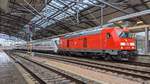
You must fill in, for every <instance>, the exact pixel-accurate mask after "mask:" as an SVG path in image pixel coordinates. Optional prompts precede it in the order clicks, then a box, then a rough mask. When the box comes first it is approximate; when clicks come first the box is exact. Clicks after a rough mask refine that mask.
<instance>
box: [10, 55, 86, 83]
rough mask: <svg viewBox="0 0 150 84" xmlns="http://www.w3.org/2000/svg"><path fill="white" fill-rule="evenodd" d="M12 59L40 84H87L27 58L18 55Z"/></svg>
mask: <svg viewBox="0 0 150 84" xmlns="http://www.w3.org/2000/svg"><path fill="white" fill-rule="evenodd" d="M11 58H12V59H13V60H15V61H16V62H17V63H18V64H20V65H21V66H22V67H23V68H24V69H25V70H26V71H28V72H29V73H30V74H31V75H32V76H33V77H34V78H35V79H36V80H37V81H38V82H39V83H40V84H85V83H84V82H83V81H81V80H78V79H75V78H73V77H71V76H69V75H66V74H64V73H63V72H60V71H57V70H56V69H54V68H50V67H47V66H44V65H42V64H40V63H37V62H35V61H32V60H29V59H27V58H24V57H21V56H16V55H13V56H11Z"/></svg>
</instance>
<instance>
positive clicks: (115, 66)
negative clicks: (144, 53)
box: [40, 55, 150, 81]
mask: <svg viewBox="0 0 150 84" xmlns="http://www.w3.org/2000/svg"><path fill="white" fill-rule="evenodd" d="M40 56H43V55H40ZM46 57H48V58H51V59H55V60H59V61H63V62H67V63H72V64H77V65H80V66H86V67H87V68H89V69H94V70H95V71H101V70H105V71H106V72H113V73H117V75H118V74H119V75H120V74H121V75H125V76H124V77H125V78H127V79H132V80H136V81H141V80H142V81H146V80H148V81H149V80H150V67H148V66H144V64H139V65H138V64H136V63H135V64H134V63H132V64H130V63H127V62H125V63H113V62H108V61H107V62H106V61H103V62H100V61H99V62H94V61H89V60H82V59H79V58H74V57H63V56H58V55H49V56H48V55H46ZM139 79H140V80H139Z"/></svg>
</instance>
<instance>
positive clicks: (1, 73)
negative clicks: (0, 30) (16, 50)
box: [0, 50, 27, 84]
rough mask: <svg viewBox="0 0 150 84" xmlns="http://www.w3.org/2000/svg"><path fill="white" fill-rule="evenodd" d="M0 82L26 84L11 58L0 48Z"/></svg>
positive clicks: (1, 83) (0, 83)
mask: <svg viewBox="0 0 150 84" xmlns="http://www.w3.org/2000/svg"><path fill="white" fill-rule="evenodd" d="M0 84H27V82H26V81H25V79H24V78H23V76H22V75H21V73H20V72H19V71H18V69H17V68H16V66H15V64H14V62H13V60H12V59H11V58H9V56H8V55H7V54H6V53H5V52H3V51H1V50H0Z"/></svg>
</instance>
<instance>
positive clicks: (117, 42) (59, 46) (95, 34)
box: [17, 27, 137, 59]
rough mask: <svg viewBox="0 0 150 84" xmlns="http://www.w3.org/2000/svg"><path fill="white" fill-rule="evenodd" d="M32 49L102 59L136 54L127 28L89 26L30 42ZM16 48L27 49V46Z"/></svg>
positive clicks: (133, 56) (126, 57) (134, 56)
mask: <svg viewBox="0 0 150 84" xmlns="http://www.w3.org/2000/svg"><path fill="white" fill-rule="evenodd" d="M31 44H32V50H34V51H46V52H52V53H56V54H78V55H83V56H85V57H86V56H88V55H90V56H98V57H102V58H104V59H133V58H136V56H137V48H136V39H135V37H134V35H133V34H132V33H130V31H129V30H128V28H119V27H105V28H99V27H96V28H90V29H86V30H81V31H77V32H72V33H68V34H63V35H60V36H56V37H53V38H52V37H50V38H44V39H40V40H35V41H32V42H31ZM17 49H24V50H27V46H26V45H24V46H20V47H17Z"/></svg>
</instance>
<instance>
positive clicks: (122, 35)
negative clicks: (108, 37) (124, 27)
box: [119, 32, 133, 38]
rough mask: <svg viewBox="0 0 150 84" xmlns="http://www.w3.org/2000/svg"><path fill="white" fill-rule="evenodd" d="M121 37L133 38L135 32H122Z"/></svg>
mask: <svg viewBox="0 0 150 84" xmlns="http://www.w3.org/2000/svg"><path fill="white" fill-rule="evenodd" d="M119 37H121V38H132V37H133V34H132V33H129V32H122V33H121V34H120V35H119Z"/></svg>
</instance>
